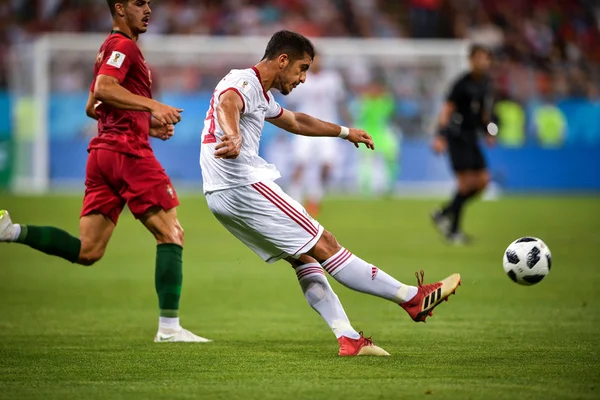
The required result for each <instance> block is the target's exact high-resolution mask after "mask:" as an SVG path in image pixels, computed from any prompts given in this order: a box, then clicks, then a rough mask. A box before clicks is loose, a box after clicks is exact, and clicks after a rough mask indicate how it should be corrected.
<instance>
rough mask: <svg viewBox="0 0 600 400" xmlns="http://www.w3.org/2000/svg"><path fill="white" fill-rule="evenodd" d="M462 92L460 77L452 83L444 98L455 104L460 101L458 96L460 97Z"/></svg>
mask: <svg viewBox="0 0 600 400" xmlns="http://www.w3.org/2000/svg"><path fill="white" fill-rule="evenodd" d="M462 94H463V85H462V79H461V80H459V81H457V82H455V83H454V84H453V85H452V88H451V89H450V93H448V96H447V97H446V100H447V101H449V102H451V103H453V104H454V105H457V104H458V103H459V102H460V98H461V97H462Z"/></svg>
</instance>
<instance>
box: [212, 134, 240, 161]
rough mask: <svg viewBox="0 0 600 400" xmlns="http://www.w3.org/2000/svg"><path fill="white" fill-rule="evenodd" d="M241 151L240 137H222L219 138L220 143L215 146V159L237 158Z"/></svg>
mask: <svg viewBox="0 0 600 400" xmlns="http://www.w3.org/2000/svg"><path fill="white" fill-rule="evenodd" d="M241 150H242V136H241V135H235V136H232V135H224V136H223V137H221V142H220V143H218V144H217V145H216V146H215V158H228V159H231V158H237V156H239V155H240V151H241Z"/></svg>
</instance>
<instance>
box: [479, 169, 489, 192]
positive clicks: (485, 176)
mask: <svg viewBox="0 0 600 400" xmlns="http://www.w3.org/2000/svg"><path fill="white" fill-rule="evenodd" d="M490 181H491V177H490V174H489V173H488V172H484V173H482V174H481V176H480V177H479V190H480V191H482V190H483V189H485V188H486V187H487V185H488V184H489V183H490Z"/></svg>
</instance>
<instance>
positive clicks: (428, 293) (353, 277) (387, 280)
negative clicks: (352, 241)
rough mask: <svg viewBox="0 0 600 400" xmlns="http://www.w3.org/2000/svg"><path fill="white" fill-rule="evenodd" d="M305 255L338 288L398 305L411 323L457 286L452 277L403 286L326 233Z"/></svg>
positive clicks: (454, 278) (422, 317)
mask: <svg viewBox="0 0 600 400" xmlns="http://www.w3.org/2000/svg"><path fill="white" fill-rule="evenodd" d="M308 254H309V255H310V256H312V257H314V258H315V259H317V260H318V261H319V262H320V263H321V265H322V266H323V268H324V269H325V271H327V272H328V273H329V274H330V275H331V276H332V277H333V278H334V279H335V280H337V281H338V282H340V283H341V284H342V285H344V286H346V287H348V288H350V289H353V290H356V291H358V292H362V293H368V294H371V295H374V296H377V297H381V298H383V299H386V300H390V301H393V302H394V303H396V304H398V305H400V306H402V308H404V309H405V310H406V311H407V312H408V314H409V315H410V317H411V318H412V319H413V320H414V321H424V320H425V318H427V316H428V315H430V313H431V312H432V311H433V309H434V308H435V307H436V306H437V305H438V304H440V302H441V301H443V300H445V299H447V298H448V296H449V295H450V294H451V293H453V292H454V291H455V290H456V287H457V286H458V284H459V283H460V275H459V274H453V275H451V276H450V277H448V278H446V279H444V280H443V281H440V282H437V283H435V284H431V285H423V284H422V283H423V282H422V279H421V280H419V281H418V283H419V286H418V287H416V286H409V285H405V284H403V283H401V282H399V281H398V280H396V279H395V278H393V277H392V276H390V275H388V274H387V273H385V272H384V271H382V270H380V269H379V268H377V267H376V266H374V265H372V264H369V263H367V262H366V261H364V260H362V259H360V258H359V257H357V256H355V255H354V254H352V253H351V252H350V251H348V250H347V249H345V248H343V247H342V246H340V245H339V243H338V242H337V240H336V239H335V237H334V236H333V235H332V234H331V233H330V232H328V231H325V232H323V235H321V239H320V240H319V241H318V242H317V244H316V245H315V246H314V247H313V248H312V249H311V250H310V251H309V252H308ZM438 289H439V290H438ZM434 292H435V293H434ZM432 293H433V294H432ZM425 299H427V300H425Z"/></svg>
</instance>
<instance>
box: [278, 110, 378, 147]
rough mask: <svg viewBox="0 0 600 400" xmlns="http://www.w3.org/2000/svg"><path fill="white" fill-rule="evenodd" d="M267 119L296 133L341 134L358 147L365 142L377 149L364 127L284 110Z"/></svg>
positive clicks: (308, 134) (311, 134)
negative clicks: (347, 125) (343, 125)
mask: <svg viewBox="0 0 600 400" xmlns="http://www.w3.org/2000/svg"><path fill="white" fill-rule="evenodd" d="M267 121H269V122H270V123H272V124H273V125H275V126H277V127H279V128H281V129H284V130H286V131H288V132H291V133H294V134H296V135H302V136H313V137H314V136H330V137H336V136H339V137H341V138H343V139H346V140H348V141H349V142H352V143H353V144H354V146H356V147H358V145H359V144H360V143H364V144H365V146H366V147H367V148H369V149H371V150H375V145H374V144H373V139H372V138H371V136H370V135H369V134H368V133H367V132H365V131H363V130H362V129H355V128H345V127H342V126H340V125H337V124H334V123H331V122H326V121H322V120H320V119H318V118H315V117H311V116H310V115H307V114H304V113H299V112H292V111H289V110H283V114H281V116H280V117H278V118H273V119H268V120H267Z"/></svg>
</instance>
